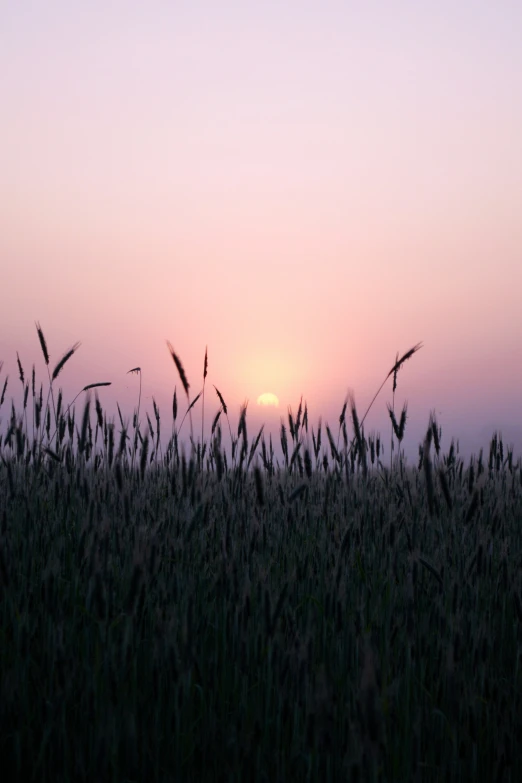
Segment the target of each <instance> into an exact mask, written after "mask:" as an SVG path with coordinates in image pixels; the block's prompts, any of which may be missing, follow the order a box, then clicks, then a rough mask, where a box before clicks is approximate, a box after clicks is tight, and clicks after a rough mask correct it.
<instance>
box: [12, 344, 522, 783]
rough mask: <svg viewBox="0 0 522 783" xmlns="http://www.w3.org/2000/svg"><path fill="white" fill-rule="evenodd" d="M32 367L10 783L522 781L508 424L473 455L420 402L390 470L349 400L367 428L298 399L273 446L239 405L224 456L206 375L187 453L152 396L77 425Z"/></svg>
mask: <svg viewBox="0 0 522 783" xmlns="http://www.w3.org/2000/svg"><path fill="white" fill-rule="evenodd" d="M173 358H174V354H173ZM178 361H179V360H178ZM47 364H48V362H47ZM62 366H63V365H62ZM60 369H61V368H60ZM138 369H139V368H136V370H138ZM178 370H179V368H178ZM20 373H21V380H22V387H23V388H24V389H25V388H26V387H27V389H28V392H27V393H26V394H25V400H24V403H23V408H22V410H21V411H20V412H19V413H17V412H15V410H14V408H13V409H12V410H11V413H10V415H9V416H8V428H7V432H6V433H5V435H4V436H2V440H1V441H0V457H1V460H0V760H1V762H0V763H1V769H2V774H3V780H18V779H26V780H35V781H120V782H121V783H123V781H171V780H172V781H221V780H223V781H252V780H258V781H267V782H268V781H270V782H271V781H298V780H299V781H301V780H303V781H306V780H310V781H319V780H320V781H329V780H332V781H333V780H339V781H345V780H359V781H397V782H399V781H417V780H418V781H442V780H447V781H468V780H477V781H488V783H489V782H490V781H513V783H514V782H515V781H518V780H519V779H520V773H521V771H522V750H521V746H520V745H519V743H518V740H519V738H520V737H522V699H521V696H522V674H521V666H520V664H521V660H520V658H521V652H522V603H521V597H522V567H521V566H522V467H521V464H520V461H515V460H514V458H513V455H512V453H511V452H510V451H508V450H507V449H505V448H504V444H503V443H502V439H501V438H500V437H498V436H495V437H494V438H493V440H492V442H491V446H490V451H489V454H486V455H485V456H483V455H482V454H481V455H479V456H478V458H476V459H471V460H470V461H466V463H465V464H464V462H463V460H462V459H461V458H460V456H459V454H458V450H457V449H456V447H455V444H453V443H452V444H451V445H450V447H449V448H448V449H447V451H446V452H445V451H444V450H443V448H442V445H441V443H440V430H439V429H438V427H437V424H436V421H435V420H434V419H433V418H432V419H430V422H429V426H428V428H427V434H426V440H425V442H424V444H423V445H422V448H421V449H420V452H419V464H418V465H417V466H415V467H411V468H410V467H406V465H405V464H404V461H403V460H402V459H401V458H400V452H399V456H397V458H396V459H395V462H394V464H393V469H390V466H389V465H388V466H385V465H384V464H383V462H382V450H381V444H380V441H379V439H378V438H367V437H366V436H365V434H364V430H363V428H362V425H361V423H360V422H359V420H358V417H357V412H356V409H355V405H354V403H353V401H351V402H350V404H349V407H348V415H349V417H350V427H349V430H350V432H351V431H352V430H353V437H349V436H348V432H347V421H346V416H345V414H346V406H345V408H344V409H343V412H342V413H341V416H340V422H339V431H338V433H335V434H334V433H332V431H331V430H330V429H329V428H328V429H327V428H321V427H318V428H315V429H312V427H311V426H309V424H308V413H307V410H306V406H305V408H304V409H303V407H302V405H301V406H300V407H299V410H298V411H297V413H296V415H292V414H290V415H289V419H288V427H286V426H285V427H284V428H282V431H281V446H282V453H283V460H282V465H279V464H278V462H277V460H276V459H275V458H274V452H273V449H272V448H271V444H270V442H268V444H267V443H265V441H264V439H263V435H262V433H258V434H257V435H256V436H255V437H254V438H252V439H251V440H250V439H249V436H248V433H247V418H246V408H245V409H244V410H242V412H241V415H240V418H239V426H238V428H237V437H232V441H233V444H234V445H233V448H232V450H231V451H229V453H228V454H227V453H226V452H225V449H224V447H223V445H222V442H221V429H220V424H221V421H220V419H219V417H222V418H223V419H224V418H226V417H227V413H228V411H227V408H226V404H225V401H224V400H223V399H222V397H221V395H220V394H219V393H218V396H219V403H220V408H219V411H218V414H216V417H215V419H214V426H213V431H212V436H211V438H210V439H209V440H208V442H207V443H206V444H205V445H204V447H203V448H201V441H199V439H198V442H196V440H195V439H194V438H193V439H192V444H193V445H192V450H191V451H190V452H188V453H187V455H186V456H185V455H184V454H183V451H182V449H181V447H180V446H179V441H178V430H176V429H174V430H173V437H172V438H171V440H170V441H169V444H168V446H167V447H166V449H165V450H164V451H162V450H161V447H160V438H159V427H160V419H159V412H158V416H157V418H156V421H155V423H154V425H153V423H152V421H151V420H150V418H148V417H147V418H148V421H147V425H146V427H144V428H143V432H142V431H141V429H140V417H139V412H138V411H137V412H136V414H135V417H134V420H133V426H132V427H129V428H128V432H127V427H125V424H124V421H123V419H121V420H120V425H121V429H120V430H119V432H116V433H115V426H114V424H113V423H111V422H108V421H107V417H106V416H105V414H104V412H103V410H102V407H101V404H100V402H99V400H98V399H97V398H96V401H95V405H93V406H92V409H91V401H90V400H89V399H87V401H86V404H85V405H84V408H83V414H82V415H81V418H80V419H79V420H78V421H77V422H75V420H74V414H73V409H71V408H70V409H66V410H63V405H62V403H61V401H60V400H59V399H57V400H56V401H55V400H54V399H53V393H52V381H54V380H55V378H54V373H53V376H51V373H49V378H50V392H49V402H48V405H47V407H46V406H45V402H44V403H43V404H42V400H43V398H42V396H41V394H40V396H39V395H38V390H35V389H34V375H33V384H32V387H33V391H32V394H31V389H30V387H31V383H30V381H28V382H27V384H26V382H25V376H24V374H23V369H22V367H21V365H20ZM205 375H206V361H205ZM180 377H182V376H181V373H180ZM394 380H395V381H396V378H394ZM182 381H183V378H182ZM185 381H186V379H185ZM25 384H26V385H25ZM183 385H184V384H183ZM187 386H188V384H187ZM186 392H187V399H188V389H186ZM31 396H32V408H33V409H32V412H31V415H30V416H29V417H28V416H27V410H28V409H29V410H30V408H31V404H29V405H28V402H27V400H28V399H29V400H31ZM38 405H40V411H38ZM35 406H36V407H35ZM4 410H5V409H4ZM138 410H139V409H138ZM155 412H156V408H155ZM173 414H174V423H175V422H176V416H177V410H176V409H175V410H174V411H173ZM221 414H223V416H221ZM391 418H392V424H393V426H394V433H395V437H396V439H398V440H399V443H400V440H402V436H403V434H404V424H405V416H404V421H399V422H397V421H395V417H394V416H391ZM401 419H402V417H401ZM401 425H402V432H401ZM54 429H56V432H54ZM235 432H236V430H235V429H234V435H235ZM230 434H231V436H232V435H233V433H232V428H230ZM399 436H400V437H399ZM321 439H322V440H323V442H321Z"/></svg>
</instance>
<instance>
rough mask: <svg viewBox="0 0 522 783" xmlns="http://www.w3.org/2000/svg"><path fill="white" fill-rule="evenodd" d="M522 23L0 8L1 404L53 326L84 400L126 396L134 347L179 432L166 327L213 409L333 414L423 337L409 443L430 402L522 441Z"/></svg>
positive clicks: (404, 4) (256, 9)
mask: <svg viewBox="0 0 522 783" xmlns="http://www.w3.org/2000/svg"><path fill="white" fill-rule="evenodd" d="M521 38H522V4H521V3H520V2H518V0H517V1H516V0H513V1H512V2H510V1H508V0H498V2H496V3H491V2H485V1H483V0H474V2H468V1H467V0H461V1H460V2H459V3H455V2H450V1H449V0H438V1H437V2H431V0H426V2H423V3H419V2H413V1H412V2H409V1H401V0H397V1H396V2H373V1H372V0H370V1H369V2H365V3H359V2H348V0H345V1H344V2H340V1H334V0H324V2H321V3H319V2H308V1H307V0H300V2H293V0H288V2H284V3H280V2H272V1H271V0H267V1H266V2H264V3H259V2H248V1H247V0H243V1H242V2H227V1H226V0H223V2H220V3H216V2H210V1H209V0H206V1H204V0H192V2H175V1H174V0H170V1H169V2H166V0H165V1H164V2H160V1H159V0H151V2H148V3H142V2H139V3H138V2H132V0H113V1H111V0H103V2H96V1H95V0H93V2H90V3H83V2H75V0H68V2H65V1H63V2H56V1H53V0H45V2H44V1H43V0H42V2H33V3H30V4H29V3H17V2H14V1H11V2H8V1H6V0H0V73H1V74H2V77H1V79H0V105H1V106H2V122H1V123H0V171H1V176H0V281H1V284H2V285H1V288H2V293H3V296H2V306H1V307H0V360H3V361H4V367H3V371H2V374H0V382H3V380H4V378H5V375H6V374H7V373H8V374H9V376H10V381H9V387H8V395H7V396H8V397H9V398H10V396H16V395H17V394H18V393H19V391H20V389H21V385H20V382H19V380H18V378H17V375H18V371H17V365H16V352H17V351H18V352H19V355H20V359H21V361H22V364H23V365H24V367H25V370H26V373H27V372H28V371H30V368H31V366H32V364H33V362H34V363H35V364H36V368H37V374H38V377H39V378H40V379H41V380H42V381H43V380H45V367H44V365H43V361H42V357H41V353H40V348H39V344H38V339H37V335H36V329H35V321H39V322H40V323H41V326H42V329H43V331H44V334H45V337H46V339H47V342H48V346H49V350H50V353H51V364H53V362H57V361H58V360H59V358H60V357H61V356H62V354H63V353H64V352H65V351H66V350H67V349H68V348H70V347H71V346H72V345H73V344H74V343H75V342H76V341H78V340H80V341H81V342H82V345H81V347H80V348H79V350H78V351H77V353H76V354H75V355H74V356H73V357H72V359H71V360H70V362H69V363H68V364H67V365H66V367H65V368H64V370H63V372H62V374H61V375H60V379H59V380H60V381H61V384H62V386H63V388H64V393H65V395H66V398H68V399H72V397H73V396H74V395H75V394H76V393H77V391H79V389H81V388H82V387H83V386H84V385H86V384H88V383H93V382H96V381H111V382H112V386H111V387H110V388H107V389H103V390H101V394H100V398H101V401H102V404H104V405H105V406H106V407H107V409H108V410H111V411H114V410H115V403H116V400H118V401H119V403H120V405H121V407H122V409H124V410H125V411H126V412H127V413H128V415H129V416H130V415H132V410H133V407H134V406H135V405H136V404H137V392H138V386H139V379H138V378H137V376H135V375H127V374H126V373H127V371H128V370H129V369H131V368H133V367H136V366H140V367H141V370H142V383H143V405H144V406H149V409H150V406H151V398H152V396H154V398H155V400H156V402H157V403H158V404H159V406H160V410H161V411H162V412H164V413H162V415H164V416H165V420H166V421H167V422H169V424H170V418H169V417H170V408H171V399H172V392H173V389H174V386H177V389H178V393H181V384H180V381H179V377H178V375H177V372H176V368H175V367H174V364H173V362H172V359H171V357H170V354H169V351H168V349H167V346H166V341H167V340H170V342H171V343H172V345H173V346H174V349H175V351H176V353H177V354H178V355H179V357H180V359H181V360H182V362H183V365H184V367H185V370H186V374H187V377H188V380H189V383H190V394H191V398H192V397H193V396H195V394H196V393H197V392H198V391H200V389H201V384H202V374H203V357H204V354H205V348H206V347H207V346H208V359H209V368H208V377H207V397H206V398H207V402H206V411H207V412H206V416H207V419H210V418H211V416H212V415H213V414H214V413H215V412H216V411H217V409H218V400H217V397H216V396H215V394H214V390H213V387H212V384H215V385H216V386H217V387H218V388H219V389H220V391H221V393H222V394H223V396H224V398H225V400H226V402H227V404H228V406H229V408H230V411H231V417H232V423H233V425H234V422H236V423H237V418H238V414H239V406H240V404H241V403H242V402H243V401H245V400H248V401H249V407H248V421H249V422H250V427H251V431H254V430H255V429H256V428H257V427H258V426H259V425H260V423H261V422H262V421H266V427H267V432H268V431H275V429H277V427H278V426H279V423H280V418H281V416H286V411H287V408H288V405H291V406H292V408H293V409H294V411H295V410H296V408H297V406H298V403H299V399H300V397H301V395H303V398H304V399H306V401H307V402H308V407H309V415H310V419H311V421H312V422H314V423H315V422H317V419H318V418H319V416H322V418H323V421H325V420H327V421H330V422H331V423H332V424H335V423H336V422H337V420H338V417H339V413H340V411H341V408H342V405H343V402H344V399H345V397H346V394H347V392H348V391H349V390H351V391H352V392H353V393H354V395H355V400H356V403H357V406H358V410H359V411H364V410H365V409H366V407H367V405H368V404H369V402H370V400H371V398H372V396H373V394H374V393H375V391H376V390H377V388H378V387H379V385H380V384H381V382H382V380H383V379H384V377H385V375H386V374H387V372H388V370H389V369H390V368H391V366H392V365H393V363H394V361H395V358H396V355H397V352H399V354H402V353H404V352H405V351H407V350H408V349H409V348H411V347H412V346H413V345H414V344H416V343H417V342H419V341H422V342H423V348H422V349H421V350H420V351H419V352H418V353H417V354H416V355H415V356H414V357H412V359H411V360H410V361H409V362H408V363H406V364H405V365H404V367H403V368H402V370H401V372H400V374H399V378H398V387H397V391H396V396H395V405H396V407H398V408H399V409H400V408H401V407H402V404H403V403H404V402H405V401H406V400H407V402H408V412H409V417H410V419H409V423H408V425H407V428H406V438H405V446H406V448H407V449H409V450H410V451H411V452H412V453H416V450H417V445H418V441H419V439H420V438H421V437H422V433H423V431H425V428H426V425H427V422H428V419H429V415H430V411H432V410H434V411H436V413H437V416H438V419H439V423H440V424H441V426H442V429H443V444H444V443H445V444H446V446H449V441H450V439H451V436H455V437H458V438H460V440H461V442H462V443H463V444H468V445H470V446H472V447H473V448H475V447H476V446H478V444H479V442H481V441H484V443H487V442H488V441H489V437H490V435H491V434H492V432H493V430H494V429H495V428H501V429H502V431H503V433H504V435H505V437H506V439H507V440H511V441H513V442H514V443H515V445H516V446H519V448H520V451H522V414H521V410H522V407H521V404H522V360H521V353H522V352H521V343H522V307H521V302H522V293H521V292H522V258H521V255H522V198H521V196H522V154H521V151H520V139H521V138H522V77H521V74H522V47H520V40H521ZM263 393H272V394H275V395H277V397H278V398H279V407H278V408H269V407H266V406H264V407H261V406H258V405H257V403H256V400H257V398H258V396H259V395H261V394H263ZM388 402H391V386H390V385H388V386H387V387H385V389H384V390H383V392H382V393H381V395H380V397H379V398H378V400H377V402H376V403H375V405H374V408H373V409H372V411H371V413H370V415H369V417H368V419H367V421H366V424H365V426H366V429H367V431H370V430H371V429H376V430H380V431H382V432H383V433H389V420H388V419H387V410H386V404H387V403H388ZM200 413H201V411H200V409H199V408H195V414H197V416H199V415H200ZM6 415H7V412H6V409H5V408H3V409H2V410H1V411H0V418H4V421H5V418H6Z"/></svg>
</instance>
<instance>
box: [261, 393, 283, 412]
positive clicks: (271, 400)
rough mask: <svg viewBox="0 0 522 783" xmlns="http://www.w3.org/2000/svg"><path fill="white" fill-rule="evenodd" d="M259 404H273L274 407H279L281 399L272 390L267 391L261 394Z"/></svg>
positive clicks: (266, 405) (265, 405) (264, 405)
mask: <svg viewBox="0 0 522 783" xmlns="http://www.w3.org/2000/svg"><path fill="white" fill-rule="evenodd" d="M257 404H258V405H263V407H268V406H272V407H273V408H277V407H278V406H279V400H278V399H277V397H276V395H275V394H272V392H265V393H264V394H260V395H259V397H258V398H257Z"/></svg>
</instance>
